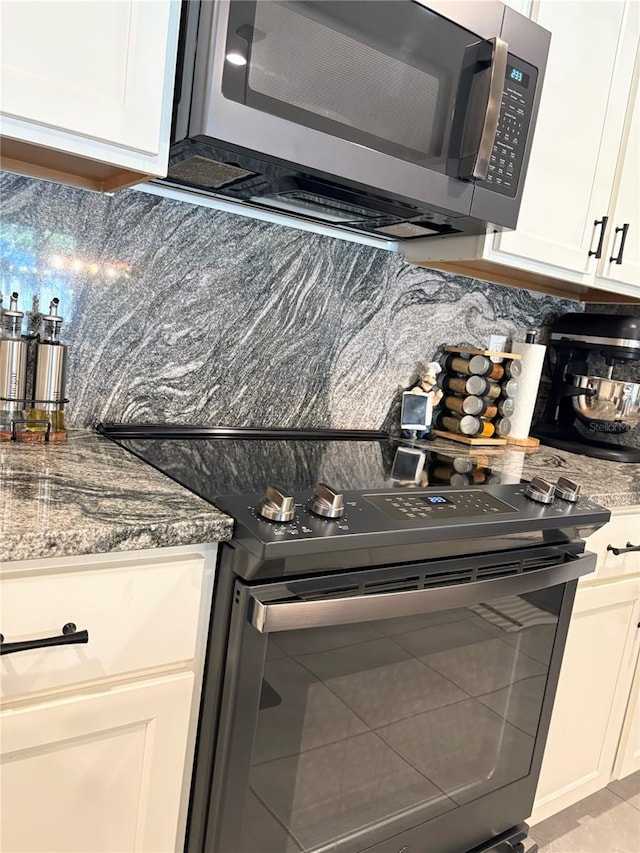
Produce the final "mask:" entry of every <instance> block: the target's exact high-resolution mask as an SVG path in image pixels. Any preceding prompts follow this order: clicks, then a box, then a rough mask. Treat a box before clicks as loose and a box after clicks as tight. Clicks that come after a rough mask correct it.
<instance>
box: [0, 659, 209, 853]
mask: <svg viewBox="0 0 640 853" xmlns="http://www.w3.org/2000/svg"><path fill="white" fill-rule="evenodd" d="M193 685H194V675H193V673H181V674H179V675H173V676H168V677H166V678H158V679H154V680H149V681H143V682H139V683H137V684H131V685H125V686H119V687H114V688H113V689H112V690H107V691H102V692H96V693H89V694H86V695H81V696H76V695H73V696H70V697H67V698H65V699H59V700H57V701H53V702H43V703H39V704H34V705H27V706H26V707H23V708H15V709H11V710H8V711H5V712H4V713H3V717H2V744H1V750H2V814H3V819H2V828H1V829H0V849H2V850H3V851H5V853H14V851H26V850H42V851H47V853H54V851H55V853H87V851H90V850H91V851H104V853H123V851H125V850H136V851H148V853H160V851H169V850H174V849H175V847H176V837H175V836H176V827H177V824H178V812H179V808H180V795H181V788H182V777H183V769H184V768H183V764H184V756H185V752H186V748H187V737H188V731H189V718H190V713H191V702H192V698H193Z"/></svg>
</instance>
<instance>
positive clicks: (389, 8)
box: [222, 0, 504, 176]
mask: <svg viewBox="0 0 640 853" xmlns="http://www.w3.org/2000/svg"><path fill="white" fill-rule="evenodd" d="M498 26H499V23H498ZM495 35H496V36H497V35H499V33H498V32H496V33H495ZM225 56H226V61H225V63H224V71H223V80H222V91H223V94H224V96H225V97H226V98H228V99H230V100H233V101H237V102H238V103H242V104H245V105H246V106H249V107H252V108H254V109H256V110H260V111H262V112H266V113H270V114H272V115H275V116H279V117H280V118H283V119H287V120H289V121H291V122H294V123H295V124H297V125H304V126H306V127H310V128H314V129H316V130H319V131H322V132H324V133H327V134H330V135H332V136H334V137H341V138H343V139H346V140H349V141H351V142H356V143H358V144H359V145H364V146H366V147H368V148H371V149H373V150H375V151H380V152H383V153H385V154H390V155H392V156H394V157H398V158H399V159H402V160H405V161H407V162H411V163H416V164H418V165H422V166H426V167H427V168H429V169H431V170H433V171H436V172H440V173H442V174H448V175H455V176H458V174H460V162H461V160H462V159H464V158H466V157H468V156H469V155H470V154H471V153H473V152H476V151H477V149H478V146H479V141H480V136H481V132H482V127H483V122H484V118H485V112H486V109H487V101H488V97H489V81H490V77H491V67H492V61H493V49H492V46H491V44H490V43H489V42H487V41H483V40H482V39H480V38H479V37H478V36H477V35H475V34H474V33H472V32H470V31H469V30H467V29H465V28H464V27H462V26H460V25H459V24H457V23H453V22H452V21H450V20H448V19H446V18H443V17H441V16H440V15H437V14H435V13H434V12H432V11H430V10H428V9H426V8H425V7H424V6H422V5H420V4H419V3H414V2H409V0H391V1H390V2H387V1H386V0H378V2H375V3H362V2H350V0H340V2H335V0H334V2H328V0H312V2H303V1H302V0H288V2H275V0H259V2H248V0H236V2H232V3H231V7H230V12H229V24H228V28H227V40H226V45H225ZM503 81H504V76H503V78H502V81H499V82H500V95H501V93H502V83H503Z"/></svg>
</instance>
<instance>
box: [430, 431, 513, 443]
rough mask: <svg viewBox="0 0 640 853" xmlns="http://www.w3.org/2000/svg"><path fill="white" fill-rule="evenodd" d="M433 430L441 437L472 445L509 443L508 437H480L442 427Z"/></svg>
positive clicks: (434, 433)
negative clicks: (449, 430)
mask: <svg viewBox="0 0 640 853" xmlns="http://www.w3.org/2000/svg"><path fill="white" fill-rule="evenodd" d="M431 432H432V433H433V435H438V436H440V438H449V439H451V441H459V442H460V444H469V445H471V446H472V447H479V446H485V447H489V446H492V445H493V446H495V445H499V444H506V443H507V439H506V438H478V437H477V436H473V435H458V434H457V433H455V432H444V431H443V430H440V429H434V430H431Z"/></svg>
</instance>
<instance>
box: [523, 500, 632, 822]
mask: <svg viewBox="0 0 640 853" xmlns="http://www.w3.org/2000/svg"><path fill="white" fill-rule="evenodd" d="M639 521H640V513H638V512H637V510H636V511H630V510H628V509H627V510H626V511H624V510H623V511H616V512H614V515H613V517H612V520H611V522H610V523H609V524H608V525H606V526H605V527H604V528H602V530H600V531H599V532H598V533H596V534H594V536H593V537H591V539H590V540H588V542H587V548H588V549H590V550H593V551H595V552H596V553H597V554H598V567H597V569H596V572H595V573H594V574H593V575H587V576H586V577H585V578H583V579H582V581H581V582H580V584H579V586H578V590H577V593H576V599H575V604H574V609H573V614H572V617H571V624H570V626H569V633H568V636H567V644H566V648H565V654H564V658H563V661H562V668H561V672H560V679H559V683H558V690H557V694H556V699H555V703H554V708H553V713H552V716H551V725H550V728H549V735H548V738H547V745H546V749H545V754H544V759H543V762H542V769H541V772H540V780H539V783H538V789H537V792H536V801H535V804H534V810H533V814H532V816H531V823H538V822H539V821H541V820H545V819H546V818H548V817H550V816H551V815H553V814H555V813H556V812H559V811H561V810H562V809H564V808H567V807H568V806H570V805H572V804H573V803H576V802H578V800H581V799H583V798H584V797H587V796H589V795H590V794H593V793H594V792H595V791H597V790H599V789H600V788H603V787H605V786H606V785H608V784H609V782H611V781H612V780H613V779H621V778H623V777H624V776H626V775H628V774H629V773H632V772H633V771H634V770H637V769H640V708H639V705H640V702H639V694H640V663H639V660H640V630H639V626H640V552H627V553H626V554H620V555H618V557H617V558H616V557H615V556H612V552H611V551H607V546H606V544H605V543H606V542H607V541H608V544H613V545H614V546H620V545H622V546H624V545H625V544H626V542H627V541H628V540H632V541H635V542H636V543H637V538H638V537H637V532H636V531H637V530H638V527H639V525H638V522H639ZM633 536H635V539H633ZM616 559H617V562H612V561H615V560H616ZM616 569H617V573H616Z"/></svg>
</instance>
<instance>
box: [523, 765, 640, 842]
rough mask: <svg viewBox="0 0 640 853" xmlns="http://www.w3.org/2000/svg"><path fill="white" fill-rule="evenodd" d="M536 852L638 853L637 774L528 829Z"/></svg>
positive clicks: (639, 799) (639, 786) (639, 797)
mask: <svg viewBox="0 0 640 853" xmlns="http://www.w3.org/2000/svg"><path fill="white" fill-rule="evenodd" d="M530 836H531V838H532V839H533V840H535V841H537V842H538V844H539V846H540V850H539V853H640V771H638V772H637V773H632V774H631V776H627V777H626V778H625V779H622V780H620V781H618V782H612V783H611V784H610V785H609V786H608V787H607V788H603V790H601V791H597V792H596V793H595V794H592V795H591V796H590V797H587V798H586V799H585V800H581V802H579V803H576V804H575V805H574V806H570V807H569V808H568V809H565V810H564V811H562V812H559V814H557V815H554V816H553V817H550V818H549V819H548V820H545V821H543V822H542V823H538V824H536V825H535V826H532V827H531V832H530Z"/></svg>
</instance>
